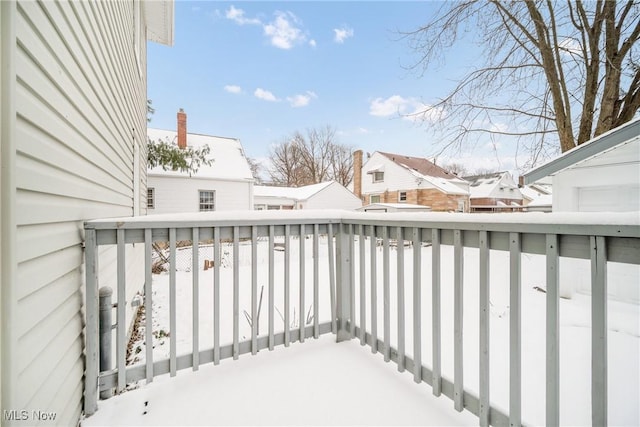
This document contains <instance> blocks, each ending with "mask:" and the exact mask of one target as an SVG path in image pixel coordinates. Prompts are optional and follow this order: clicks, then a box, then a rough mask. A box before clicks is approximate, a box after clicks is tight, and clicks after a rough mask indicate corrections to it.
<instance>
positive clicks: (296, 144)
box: [269, 126, 353, 187]
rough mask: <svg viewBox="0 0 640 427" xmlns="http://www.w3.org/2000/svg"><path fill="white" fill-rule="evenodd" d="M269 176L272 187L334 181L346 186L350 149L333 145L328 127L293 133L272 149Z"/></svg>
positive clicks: (332, 132) (350, 168)
mask: <svg viewBox="0 0 640 427" xmlns="http://www.w3.org/2000/svg"><path fill="white" fill-rule="evenodd" d="M269 157H270V160H271V169H270V171H269V174H270V176H271V179H272V181H273V182H274V183H276V184H280V185H286V186H291V187H300V186H303V185H309V184H316V183H319V182H324V181H328V180H336V181H338V182H340V183H341V184H343V185H346V184H347V183H348V182H349V181H350V180H351V176H352V175H353V161H352V159H351V149H350V147H348V146H346V145H342V144H340V143H339V142H337V137H336V131H335V129H333V128H332V127H330V126H324V127H321V128H314V129H308V130H307V132H306V135H303V134H302V133H300V132H295V133H294V134H293V135H292V136H290V137H288V138H286V139H284V140H283V141H282V142H280V143H279V144H278V145H276V146H275V147H273V148H272V150H271V152H270V154H269Z"/></svg>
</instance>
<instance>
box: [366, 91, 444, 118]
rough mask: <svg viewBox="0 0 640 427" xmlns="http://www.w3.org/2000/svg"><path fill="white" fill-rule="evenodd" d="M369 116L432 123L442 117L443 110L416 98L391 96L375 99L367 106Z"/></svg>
mask: <svg viewBox="0 0 640 427" xmlns="http://www.w3.org/2000/svg"><path fill="white" fill-rule="evenodd" d="M369 114H371V115H372V116H376V117H391V116H394V115H395V116H401V117H402V118H403V119H405V120H409V121H413V122H420V121H428V122H434V121H437V120H441V119H442V118H443V117H444V114H445V112H444V110H442V109H441V108H438V107H432V106H430V105H426V104H423V103H422V102H421V101H420V100H418V99H417V98H404V97H402V96H400V95H392V96H390V97H388V98H386V99H384V98H376V99H374V100H373V101H371V104H370V105H369Z"/></svg>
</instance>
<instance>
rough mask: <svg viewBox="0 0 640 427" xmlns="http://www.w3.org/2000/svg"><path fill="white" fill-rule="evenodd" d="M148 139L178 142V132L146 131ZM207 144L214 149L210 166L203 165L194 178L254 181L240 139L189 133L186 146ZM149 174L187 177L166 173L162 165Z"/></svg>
mask: <svg viewBox="0 0 640 427" xmlns="http://www.w3.org/2000/svg"><path fill="white" fill-rule="evenodd" d="M147 136H148V137H149V139H151V140H154V141H157V140H162V141H168V142H175V141H176V139H177V132H176V131H171V130H161V129H147ZM205 145H208V146H209V148H210V149H211V151H210V153H209V156H208V158H210V159H213V163H212V164H211V165H210V166H206V165H203V166H201V167H200V169H198V172H196V173H195V174H193V175H192V176H194V177H198V178H214V179H223V180H252V179H253V175H252V173H251V169H250V167H249V163H248V162H247V158H246V157H245V155H244V150H243V149H242V144H241V143H240V140H239V139H235V138H224V137H220V136H211V135H200V134H195V133H187V146H188V147H194V148H201V147H203V146H205ZM149 175H156V176H176V177H180V176H182V177H188V176H189V174H188V173H186V172H179V171H165V170H163V169H162V167H161V166H156V167H154V168H152V169H149Z"/></svg>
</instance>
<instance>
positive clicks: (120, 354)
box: [116, 228, 127, 393]
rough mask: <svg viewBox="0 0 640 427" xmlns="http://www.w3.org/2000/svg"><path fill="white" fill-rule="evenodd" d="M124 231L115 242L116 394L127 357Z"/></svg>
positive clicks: (121, 385) (122, 385) (123, 379)
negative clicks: (116, 300)
mask: <svg viewBox="0 0 640 427" xmlns="http://www.w3.org/2000/svg"><path fill="white" fill-rule="evenodd" d="M124 233H125V231H124V229H122V228H120V229H118V230H117V231H116V240H117V275H118V276H117V277H118V282H117V283H118V311H117V316H118V320H117V324H118V327H117V330H116V331H117V332H116V348H117V356H116V360H117V362H116V363H117V365H118V387H117V392H118V393H120V392H121V391H122V390H124V388H125V386H126V385H127V372H126V355H127V343H126V340H127V338H126V334H127V325H126V320H125V312H126V310H125V309H126V306H127V301H126V295H127V294H126V292H127V290H126V274H125V272H126V265H125V261H126V256H125V247H124V238H125V235H124Z"/></svg>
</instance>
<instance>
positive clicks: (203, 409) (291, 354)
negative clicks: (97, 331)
mask: <svg viewBox="0 0 640 427" xmlns="http://www.w3.org/2000/svg"><path fill="white" fill-rule="evenodd" d="M312 243H313V239H311V238H309V239H305V253H306V257H305V273H306V274H305V277H306V286H305V306H304V307H303V308H302V310H301V309H300V307H299V306H298V301H299V256H298V254H299V240H298V239H297V238H294V239H292V241H291V248H292V251H291V295H290V298H291V299H290V301H291V310H290V316H291V321H292V325H291V326H292V328H295V327H297V326H298V324H299V323H298V322H299V321H300V318H301V316H300V312H301V311H303V312H304V314H303V316H302V318H303V319H305V321H307V320H310V319H312V317H313V315H314V313H313V312H312V310H311V307H312V304H313V287H312V283H313V262H314V259H313V257H312V253H313V246H312ZM365 243H366V245H365V258H366V265H367V269H366V278H367V284H368V285H367V286H370V285H369V283H370V280H369V279H370V267H369V265H370V259H369V258H370V249H369V240H368V239H367V240H366V242H365ZM358 247H359V245H358V242H357V241H356V244H355V258H354V259H355V260H356V261H357V260H358V259H359V255H358ZM250 251H251V246H250V242H243V243H241V245H240V253H239V254H238V256H239V265H240V286H241V289H240V312H241V315H240V339H241V340H243V339H248V338H250V331H251V329H250V326H249V322H248V320H247V319H246V318H245V316H244V314H242V312H243V310H246V311H247V312H250V307H251V296H250V283H251V256H250ZM404 251H405V254H404V255H405V256H404V272H405V274H404V275H405V311H406V321H405V323H406V332H405V336H406V337H407V349H406V350H407V355H412V353H413V343H412V341H411V337H412V333H413V332H412V318H413V314H412V305H413V304H412V298H413V293H412V280H413V279H412V277H411V276H412V271H413V267H412V262H413V260H412V248H411V247H406V248H405V249H404ZM222 252H223V263H222V268H221V280H220V290H221V304H220V306H221V343H222V344H227V343H230V342H231V341H232V333H231V332H232V330H231V324H232V312H233V306H232V284H233V271H232V268H231V266H232V257H233V252H232V249H231V245H223V250H222ZM376 258H377V267H378V272H377V281H378V284H377V294H378V304H377V305H378V337H379V338H381V336H382V330H383V329H382V325H383V323H382V307H383V301H382V294H383V292H382V277H383V271H382V268H383V262H382V258H383V256H382V248H381V247H378V248H377V249H376ZM200 259H201V264H202V260H203V259H213V255H212V249H211V247H202V248H201V249H200ZM421 259H422V261H421V265H422V284H423V286H422V287H423V290H422V298H421V304H422V359H423V364H425V365H426V366H431V284H430V282H431V279H430V278H431V248H430V247H422V248H421ZM318 262H319V267H320V268H319V273H320V284H321V288H320V300H319V304H320V310H319V315H320V321H327V320H329V319H330V309H329V288H328V273H329V268H328V256H327V239H326V238H325V237H321V239H320V251H319V257H318ZM544 262H545V261H544V257H542V256H534V255H528V254H523V255H522V355H523V357H522V367H523V369H522V385H523V392H522V398H523V401H522V414H523V421H524V422H525V423H527V424H534V425H542V424H544V420H545V418H544V408H545V384H546V382H545V293H544V288H545V264H544ZM188 266H189V263H188V262H186V264H185V267H182V268H181V267H180V265H179V266H178V267H179V270H181V271H178V273H177V289H176V291H177V313H178V322H177V330H176V331H170V330H169V311H168V307H169V275H168V274H167V273H162V274H160V275H156V276H154V283H153V289H154V291H153V320H154V336H155V339H154V360H160V359H164V358H168V356H169V339H170V338H171V337H175V338H176V339H177V348H178V355H180V354H185V353H189V352H191V347H192V338H191V335H192V330H193V329H192V313H191V307H192V288H191V277H192V276H191V274H192V273H191V272H190V271H185V270H189V268H188ZM508 266H509V254H508V253H506V252H498V251H492V252H491V295H490V298H491V368H490V373H491V384H490V385H491V400H492V404H493V405H495V406H497V407H499V408H502V409H506V408H508V396H509V394H508V389H509V383H508V381H509V378H508V366H509V342H508V333H509V293H508V283H509V268H508ZM575 266H576V263H575V262H574V263H572V268H575ZM257 268H258V293H260V289H261V287H262V286H264V297H263V302H262V309H261V312H260V335H265V334H266V329H267V313H268V307H267V277H268V247H267V242H266V241H260V242H259V245H258V265H257ZM584 268H587V269H588V268H589V262H588V261H584ZM561 269H562V264H561ZM389 270H390V271H389V276H390V279H391V286H390V288H391V289H390V296H391V298H390V307H391V331H392V334H391V335H392V336H391V342H392V345H393V346H394V347H395V346H396V344H397V311H396V307H397V284H396V282H397V281H396V278H397V249H396V248H391V251H390V262H389ZM283 272H284V253H283V252H282V251H276V252H275V278H276V280H275V283H276V287H275V295H276V297H275V301H276V303H275V306H276V309H277V311H276V316H275V319H276V326H275V329H276V332H278V331H282V330H283V320H282V317H283V315H282V313H284V301H283V299H284V297H283V295H284V291H283ZM198 273H199V277H200V295H199V307H200V322H199V325H200V326H199V331H200V334H199V339H200V348H201V349H207V348H211V346H212V344H213V313H212V307H213V303H212V301H213V286H212V284H213V271H212V270H208V271H204V270H200V271H199V272H198ZM561 277H564V275H562V271H561ZM355 279H356V281H355V283H356V286H355V298H356V302H357V304H356V313H355V319H356V321H359V319H360V316H359V310H360V308H359V301H360V299H359V267H358V264H357V263H356V267H355ZM464 280H465V282H464V370H465V371H464V378H465V389H468V390H470V391H472V392H474V393H475V394H477V390H478V388H479V386H478V364H479V362H478V347H479V338H478V318H479V314H478V251H477V250H474V249H465V263H464ZM366 300H367V304H366V306H365V310H366V313H367V326H366V328H367V330H370V317H369V313H370V308H371V307H370V302H369V300H370V288H369V287H367V290H366ZM590 303H591V301H590V297H589V296H588V295H583V294H575V295H574V296H573V298H571V299H562V300H561V301H560V350H561V355H560V392H561V401H560V404H561V413H560V421H561V424H563V425H589V424H590V423H591V403H590V400H591V392H590V387H591V386H590V384H591V382H590V381H591V380H590V375H591V360H590V351H591V347H590V340H591V338H590V337H591V330H590ZM294 310H295V311H294ZM608 313H609V317H608V326H609V367H608V373H609V388H608V392H609V424H610V425H640V409H639V407H638V405H637V403H638V402H639V401H640V369H639V365H640V338H639V335H640V333H639V329H640V311H639V307H638V305H635V304H625V303H622V302H618V301H609V305H608ZM442 328H443V329H442V371H443V375H444V376H445V377H447V378H450V379H451V378H453V249H452V248H451V247H447V246H443V247H442ZM142 336H144V334H142ZM334 341H335V338H334V337H333V336H325V337H323V338H321V339H320V340H317V341H316V340H307V342H306V343H305V345H301V344H295V345H292V347H291V348H289V349H283V348H278V349H277V350H276V351H274V352H268V351H266V350H263V351H261V352H260V354H259V355H258V356H257V357H250V356H242V357H241V358H240V360H239V361H235V362H233V361H230V360H226V361H223V362H222V364H221V366H218V367H213V366H203V367H202V368H201V371H200V372H197V373H186V372H181V373H179V374H178V377H177V378H175V379H168V378H167V379H165V378H160V379H157V380H156V381H155V382H154V384H153V385H151V386H142V387H141V388H140V389H139V390H135V391H132V392H127V393H125V394H123V395H121V396H117V397H115V398H112V399H110V400H107V401H101V402H100V409H99V411H98V412H97V413H96V414H95V415H93V416H92V417H90V418H88V419H87V420H85V421H83V425H85V426H90V425H104V424H109V425H124V424H126V425H156V424H172V425H173V424H182V425H192V424H193V425H196V424H260V425H270V424H331V425H336V424H343V425H344V424H359V425H373V424H378V425H384V424H386V425H390V424H392V425H402V424H407V425H419V424H430V423H431V424H435V425H460V424H466V423H467V421H468V419H466V418H457V417H459V416H460V414H458V413H456V412H455V411H454V410H453V403H452V402H451V401H449V400H448V399H447V398H445V397H441V398H439V399H436V401H437V402H436V403H433V402H431V396H430V394H431V391H430V389H429V388H428V387H427V386H425V385H424V384H423V385H421V386H416V385H414V383H412V381H411V377H410V376H409V375H406V374H402V375H400V374H397V373H395V365H393V364H384V363H383V362H381V361H380V357H379V355H378V356H373V355H371V353H370V349H369V348H368V347H367V348H364V349H363V348H361V347H360V346H359V345H358V344H357V341H355V340H354V341H353V342H350V343H348V344H346V345H336V344H335V343H334ZM144 355H145V348H144V342H143V341H139V342H137V343H135V345H134V351H133V355H132V360H131V362H132V364H138V363H142V362H144ZM380 365H382V366H380ZM345 367H349V368H348V369H346V368H345ZM387 372H388V373H390V374H393V375H394V376H395V377H397V379H392V378H391V377H390V378H387V377H386V375H387ZM303 373H304V374H303ZM386 381H389V382H386ZM425 390H426V391H425ZM415 393H420V394H415ZM144 402H148V403H146V406H145V403H144ZM337 402H339V403H341V404H344V405H343V406H340V405H338V404H337ZM407 402H415V404H412V405H409V406H407V409H406V410H403V409H402V408H404V406H402V405H405V404H406V403H407ZM434 405H435V406H434ZM440 405H443V406H440ZM381 408H384V410H381ZM439 408H443V409H442V410H443V411H444V412H443V414H440V412H439V411H440V409H439ZM425 411H426V412H425ZM145 412H146V413H145ZM171 413H175V414H177V415H174V416H173V418H172V417H171V415H170V414H171ZM441 415H442V416H443V417H444V418H439V417H440V416H441ZM464 415H469V414H468V413H465V414H464ZM432 417H433V418H432ZM447 417H453V418H447ZM432 420H433V421H432ZM470 422H471V424H475V423H477V420H476V419H475V418H474V417H472V418H471V421H470Z"/></svg>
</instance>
